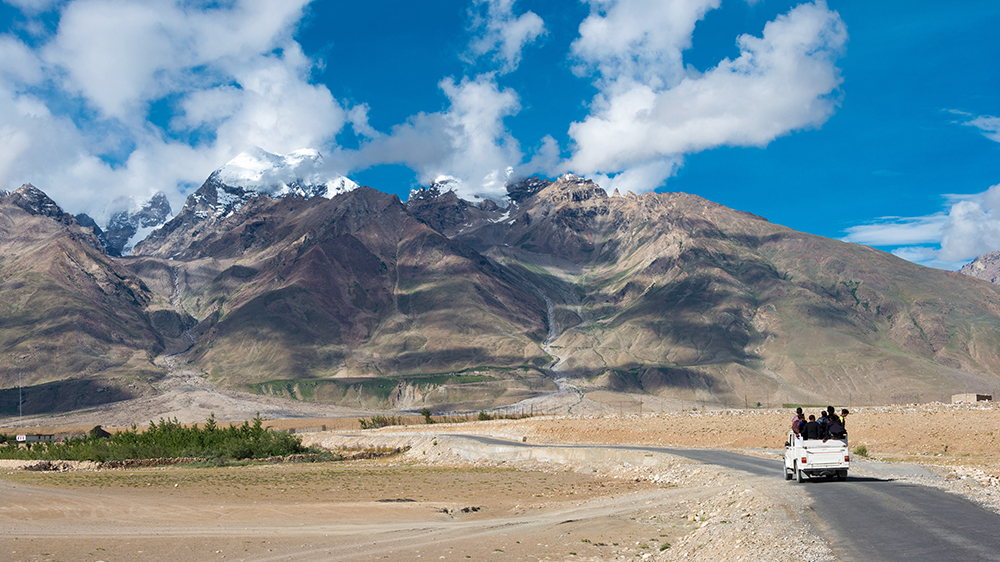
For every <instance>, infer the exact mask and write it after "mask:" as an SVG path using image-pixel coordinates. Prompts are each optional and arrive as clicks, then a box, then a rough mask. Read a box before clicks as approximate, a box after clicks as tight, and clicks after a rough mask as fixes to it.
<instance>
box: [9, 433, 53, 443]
mask: <svg viewBox="0 0 1000 562" xmlns="http://www.w3.org/2000/svg"><path fill="white" fill-rule="evenodd" d="M14 440H15V441H17V442H18V443H42V442H46V443H47V442H51V441H55V440H56V436H55V435H46V434H42V433H36V434H34V435H26V434H22V435H16V436H14Z"/></svg>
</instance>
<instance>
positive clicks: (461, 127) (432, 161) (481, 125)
mask: <svg viewBox="0 0 1000 562" xmlns="http://www.w3.org/2000/svg"><path fill="white" fill-rule="evenodd" d="M439 86H440V87H441V89H442V90H443V91H444V93H445V95H446V96H447V97H448V100H449V102H450V106H449V108H448V109H447V110H446V111H444V112H440V113H430V114H426V113H420V114H418V115H415V116H413V117H411V118H410V119H409V120H408V121H407V122H406V123H404V124H402V125H397V126H395V127H393V129H392V132H391V133H390V134H388V135H384V136H380V137H378V138H374V139H372V140H371V141H368V142H366V143H365V144H364V145H362V147H361V149H360V150H359V151H358V152H357V153H353V154H346V153H345V154H342V158H344V159H346V160H350V161H352V162H354V166H355V169H364V168H365V167H368V166H371V165H374V164H384V163H402V164H406V165H407V166H409V167H410V168H412V169H413V170H415V171H416V172H417V174H418V178H419V181H420V182H422V183H425V184H428V183H430V182H432V181H435V180H436V179H438V178H439V177H441V176H451V177H453V178H455V179H457V180H459V181H460V185H459V186H458V187H457V189H456V191H457V192H458V194H459V195H460V196H461V197H463V198H465V199H474V198H476V197H486V198H491V199H496V200H501V199H503V197H505V196H506V194H507V192H506V186H505V182H506V170H507V168H508V167H511V166H513V165H515V164H517V163H519V162H520V161H521V159H522V154H521V150H520V146H519V145H518V142H517V140H516V139H514V137H512V136H511V135H510V133H509V132H508V131H507V129H506V128H505V126H504V124H503V120H504V118H505V117H507V116H509V115H514V114H516V113H517V112H518V111H519V110H520V108H521V106H520V102H519V100H518V96H517V94H516V93H515V92H514V91H513V90H511V89H509V88H504V89H501V88H500V87H499V86H498V85H497V83H496V79H495V76H494V75H493V74H483V75H480V76H478V77H476V79H475V80H470V79H469V78H463V79H462V81H461V82H458V83H456V82H455V80H454V79H452V78H446V79H444V80H442V81H441V82H440V83H439Z"/></svg>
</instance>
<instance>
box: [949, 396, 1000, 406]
mask: <svg viewBox="0 0 1000 562" xmlns="http://www.w3.org/2000/svg"><path fill="white" fill-rule="evenodd" d="M992 400H993V395H992V394H952V395H951V403H952V404H973V403H975V402H990V401H992Z"/></svg>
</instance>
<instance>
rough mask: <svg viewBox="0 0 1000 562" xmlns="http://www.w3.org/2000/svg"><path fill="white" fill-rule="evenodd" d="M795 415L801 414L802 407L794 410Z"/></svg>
mask: <svg viewBox="0 0 1000 562" xmlns="http://www.w3.org/2000/svg"><path fill="white" fill-rule="evenodd" d="M795 413H796V414H801V413H802V407H801V406H800V407H798V408H795Z"/></svg>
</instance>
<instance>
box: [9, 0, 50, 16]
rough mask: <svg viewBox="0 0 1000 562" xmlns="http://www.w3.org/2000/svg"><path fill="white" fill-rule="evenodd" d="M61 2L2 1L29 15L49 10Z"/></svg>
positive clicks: (44, 0) (40, 0)
mask: <svg viewBox="0 0 1000 562" xmlns="http://www.w3.org/2000/svg"><path fill="white" fill-rule="evenodd" d="M60 1H61V0H4V2H6V3H7V4H10V5H11V6H14V7H16V8H18V9H20V10H21V11H22V12H24V13H26V14H30V15H34V14H38V13H41V12H44V11H46V10H49V9H50V8H52V7H54V6H55V5H56V4H58V3H59V2H60Z"/></svg>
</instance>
